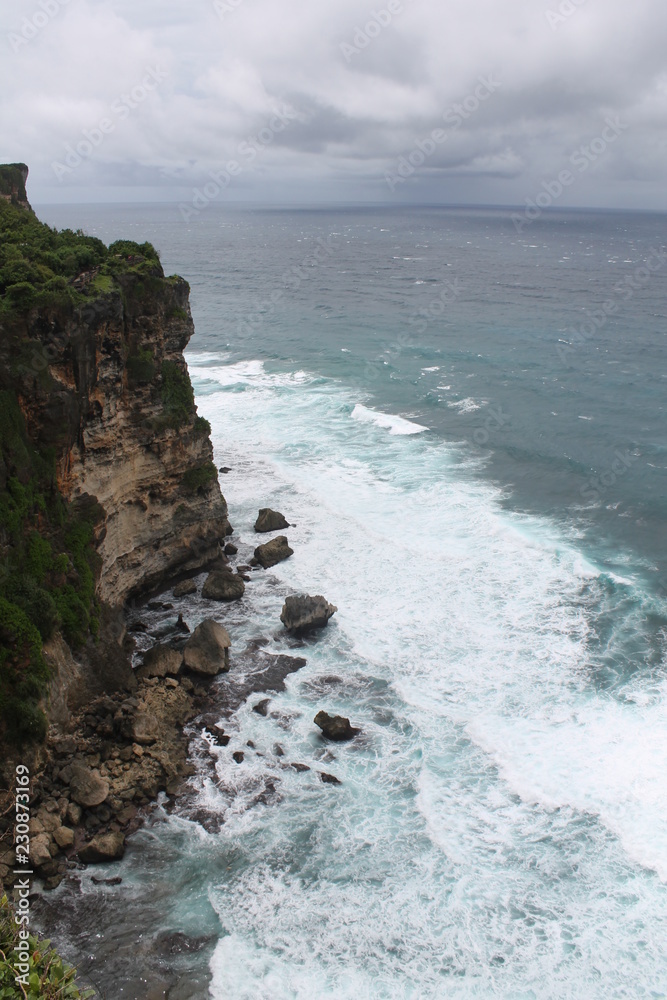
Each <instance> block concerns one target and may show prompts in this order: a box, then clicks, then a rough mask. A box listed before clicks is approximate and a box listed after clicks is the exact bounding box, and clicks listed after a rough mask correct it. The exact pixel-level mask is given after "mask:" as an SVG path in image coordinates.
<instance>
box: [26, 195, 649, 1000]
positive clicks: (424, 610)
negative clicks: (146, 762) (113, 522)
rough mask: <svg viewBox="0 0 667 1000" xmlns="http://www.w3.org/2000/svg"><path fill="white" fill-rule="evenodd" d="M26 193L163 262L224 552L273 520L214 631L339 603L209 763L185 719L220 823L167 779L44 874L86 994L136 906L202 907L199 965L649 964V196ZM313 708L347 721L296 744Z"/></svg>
mask: <svg viewBox="0 0 667 1000" xmlns="http://www.w3.org/2000/svg"><path fill="white" fill-rule="evenodd" d="M38 214H39V215H40V217H41V218H42V219H44V220H45V221H46V222H49V223H50V224H53V225H57V226H59V227H64V226H69V227H71V228H78V227H81V228H83V229H84V230H86V231H87V232H90V233H92V234H94V235H97V236H100V237H101V238H103V239H104V240H105V241H110V240H112V239H118V238H130V239H136V240H137V241H139V242H142V241H143V240H145V239H149V240H151V241H152V242H153V243H154V244H155V245H156V246H157V248H158V250H159V251H160V254H161V259H162V263H163V266H164V268H165V271H166V272H167V273H171V272H178V273H179V274H181V275H183V276H184V277H185V278H187V280H188V281H189V282H190V284H191V288H192V293H191V304H192V312H193V317H194V320H195V327H196V334H195V336H194V337H193V339H192V341H191V343H190V345H189V347H188V350H187V354H186V357H187V360H188V365H189V368H190V373H191V377H192V380H193V384H194V387H195V393H196V399H197V404H198V407H199V412H200V414H202V415H203V416H205V417H207V418H208V420H209V421H210V423H211V426H212V439H213V444H214V448H215V458H216V463H217V464H218V465H220V466H223V465H224V466H228V467H230V469H231V471H230V472H229V473H228V474H225V475H222V474H221V476H220V480H221V485H222V488H223V492H224V494H225V496H226V498H227V501H228V503H229V507H230V519H231V521H232V524H233V525H234V527H235V529H236V530H235V536H234V537H235V540H238V544H239V546H240V556H244V554H245V556H247V555H248V554H251V551H252V547H253V546H254V545H255V544H256V543H257V538H256V536H255V534H254V532H253V529H252V525H253V523H254V519H255V517H256V514H257V510H258V508H260V507H266V506H268V507H273V508H275V509H278V510H280V511H282V512H283V513H284V514H285V516H286V517H287V519H288V521H290V522H291V523H292V524H293V525H294V526H293V527H292V528H290V530H289V532H287V534H288V536H289V539H290V544H291V545H292V547H293V548H294V550H295V554H294V556H293V557H292V558H291V559H289V560H288V561H287V562H284V563H281V564H280V565H278V566H276V567H275V568H274V569H272V570H270V571H268V572H267V573H266V574H262V575H261V576H258V575H257V574H253V579H252V581H251V582H250V583H249V584H248V586H247V589H246V594H245V597H244V599H243V602H241V604H239V605H234V607H233V608H232V609H226V608H223V609H222V610H220V614H219V615H218V610H219V609H218V608H217V607H216V609H215V610H216V617H219V620H221V621H222V622H223V624H226V625H227V627H228V628H229V631H230V633H231V634H232V640H233V643H234V645H235V646H238V648H241V647H242V646H243V645H244V643H245V642H247V641H249V640H252V639H253V638H257V637H262V638H263V639H265V640H267V641H268V646H267V648H268V649H269V651H272V652H290V651H291V647H290V646H289V644H286V641H285V638H284V636H283V633H282V632H281V629H280V623H279V614H280V608H281V605H282V600H283V597H284V595H285V594H287V593H293V592H309V593H321V594H323V595H324V596H325V597H326V598H327V599H328V600H329V601H331V602H333V603H334V604H336V605H337V607H338V612H337V614H336V616H335V617H334V618H333V619H332V621H331V623H330V625H329V626H328V627H327V629H326V630H324V631H323V632H322V634H321V635H318V636H317V638H316V639H313V640H308V641H307V642H306V644H305V646H304V647H303V648H301V649H300V650H299V655H303V656H305V657H306V659H307V661H308V662H307V666H306V667H304V668H303V669H302V670H300V671H299V672H298V673H295V674H293V675H291V676H290V677H289V678H288V679H287V681H286V690H285V691H284V692H282V693H280V694H277V695H275V696H273V697H272V700H271V706H270V707H271V712H270V713H269V714H268V715H267V717H262V716H260V715H258V714H257V713H256V712H253V710H252V706H253V704H254V702H255V701H256V700H257V699H256V698H255V699H254V700H253V699H252V698H251V699H249V700H248V701H247V702H246V703H244V704H243V705H242V706H241V707H240V708H239V709H238V711H237V712H236V713H235V715H234V718H233V720H232V728H231V732H232V734H233V735H237V736H238V740H239V741H241V742H239V745H243V746H247V741H248V740H250V741H251V743H252V744H254V747H253V748H251V749H250V750H246V756H245V760H244V762H243V764H242V765H238V764H236V763H235V762H234V761H233V759H232V758H231V752H232V750H233V749H234V748H235V746H234V741H232V743H230V746H229V747H228V748H211V747H209V746H208V744H206V745H205V746H204V743H205V741H204V740H203V739H202V740H200V743H201V751H199V750H197V743H196V740H195V744H194V747H195V759H196V760H197V761H200V758H201V767H200V769H199V771H198V774H197V775H196V776H195V778H194V779H193V784H192V788H193V792H192V794H193V795H194V796H195V797H196V799H197V802H198V803H199V805H200V806H201V808H202V809H203V810H206V811H207V813H208V814H215V815H217V816H219V818H220V820H221V825H219V829H215V828H211V829H208V830H207V829H206V828H205V827H204V826H202V824H200V823H197V822H195V821H193V820H192V819H191V818H188V816H187V815H185V814H179V812H178V810H176V811H175V812H171V813H168V812H166V811H165V812H164V813H161V814H160V816H159V821H157V822H154V823H152V824H151V825H150V826H148V827H146V828H145V829H144V830H143V831H141V832H139V833H138V834H137V835H135V837H134V839H133V841H132V843H131V847H130V850H129V851H128V854H127V855H126V859H125V861H124V862H123V867H124V882H123V886H122V888H121V887H119V889H118V890H113V891H111V890H105V893H104V895H103V898H102V896H101V894H100V891H99V890H94V889H93V888H92V887H90V886H88V887H85V888H77V889H74V888H73V887H72V886H71V885H70V886H68V885H67V883H63V886H61V888H60V889H58V890H56V892H55V893H53V894H51V895H52V896H53V898H54V899H56V898H57V899H59V900H60V901H61V904H62V906H63V908H64V911H65V910H66V909H67V907H68V906H72V907H74V906H75V905H79V906H82V905H83V903H82V900H83V898H84V897H85V900H84V902H85V906H86V907H87V909H86V913H88V914H89V915H91V919H93V922H94V925H95V926H94V934H93V931H92V930H90V932H84V930H80V932H79V933H78V934H77V935H76V936H75V935H70V939H69V945H70V952H71V951H72V949H73V950H74V952H75V954H74V956H73V957H74V958H76V957H77V956H76V952H77V949H78V952H79V953H80V954H81V955H82V956H84V957H85V956H88V957H90V956H92V954H93V951H97V952H98V954H102V955H103V956H104V962H105V963H106V965H105V966H104V967H105V968H106V969H107V971H108V974H109V977H110V979H109V980H108V982H110V984H111V985H110V986H109V988H108V996H109V997H116V996H118V997H123V996H125V997H126V996H129V995H132V994H131V993H130V992H128V990H129V989H130V987H129V986H128V985H127V984H128V983H129V982H130V978H129V973H128V972H127V968H128V965H129V964H130V963H131V960H132V951H131V949H132V945H131V941H132V939H133V936H134V938H135V939H136V936H137V934H139V935H140V936H141V937H142V938H144V939H150V938H151V937H155V936H156V935H158V934H162V933H165V932H166V931H171V932H182V933H185V934H193V935H194V934H199V935H202V934H205V935H208V936H209V938H210V941H211V945H210V947H209V948H208V949H207V950H206V949H205V950H204V951H203V952H202V953H201V955H199V954H193V955H190V956H189V957H188V961H189V962H190V964H191V967H192V968H195V967H196V965H197V962H200V964H202V968H201V969H200V970H199V971H200V972H202V975H203V973H204V970H203V964H204V963H205V965H206V970H205V973H206V975H208V976H210V995H211V996H212V997H213V998H216V1000H222V998H225V1000H292V998H295V1000H301V998H303V1000H305V998H309V1000H310V998H312V997H317V998H327V997H331V998H336V1000H347V998H350V1000H351V998H353V997H354V998H355V1000H359V998H368V1000H376V998H377V1000H380V998H383V1000H384V998H396V1000H404V998H405V1000H407V998H410V1000H427V998H428V1000H431V998H441V997H442V998H445V997H447V998H456V1000H458V998H460V1000H468V998H487V997H489V998H490V997H499V998H500V997H501V998H507V1000H552V998H553V1000H566V998H572V1000H581V998H586V1000H598V998H599V1000H610V998H644V997H646V998H649V997H650V998H657V997H665V996H667V781H666V780H665V774H666V773H667V675H666V671H665V650H666V647H667V516H666V515H667V435H666V433H665V403H666V400H667V365H666V364H665V335H666V328H665V322H666V316H667V290H666V289H667V283H666V280H665V279H666V277H667V236H666V230H665V217H664V216H660V215H652V214H648V213H645V214H638V213H634V214H633V213H621V212H618V213H604V212H583V211H576V212H575V211H553V212H549V213H544V214H543V215H542V217H541V218H539V219H537V220H536V221H534V222H532V223H525V222H524V224H523V225H519V224H518V223H517V219H516V217H513V213H512V212H511V210H501V209H482V208H474V209H464V208H457V209H446V208H437V207H427V206H425V207H410V208H396V207H382V206H377V207H373V208H368V207H365V208H346V209H343V208H340V209H319V210H318V209H298V210H297V209H285V210H279V209H271V210H269V209H261V208H257V209H250V208H238V207H237V208H233V207H227V206H223V205H218V204H209V205H208V206H207V207H206V208H205V209H203V210H202V211H201V213H200V215H199V216H198V217H196V218H194V219H190V221H189V222H187V223H186V222H184V221H182V219H181V217H180V215H179V212H178V208H177V207H176V206H167V205H145V206H144V205H141V206H91V205H89V206H44V207H41V208H38ZM188 601H189V602H190V603H188ZM204 604H205V602H201V601H198V600H190V599H183V602H182V603H181V604H179V609H181V608H182V609H183V610H184V614H185V617H186V620H188V621H189V623H190V625H191V627H193V625H196V624H197V622H198V621H199V620H201V618H202V617H204V616H205V615H207V614H208V615H210V607H209V608H208V609H207V608H206V607H205V606H204ZM158 617H159V616H158ZM233 669H234V668H233V666H232V670H233ZM320 708H324V709H326V710H327V711H329V712H331V713H332V714H342V715H345V716H348V717H349V718H350V719H351V721H352V723H353V725H355V726H358V727H360V728H361V730H362V733H361V736H360V737H358V738H357V740H355V742H354V743H352V744H343V745H340V746H336V747H334V748H333V750H332V749H331V748H326V747H325V746H324V745H323V744H322V743H321V741H320V739H319V738H318V735H317V733H318V731H317V729H316V727H315V726H314V725H313V717H314V715H315V713H316V712H317V711H318V710H319V709H320ZM225 728H226V729H227V731H230V729H229V727H228V726H227V725H226V726H225ZM276 746H278V747H279V749H280V750H281V752H282V753H283V754H284V757H281V756H279V755H278V754H277V752H276ZM204 758H206V759H207V761H208V764H207V765H206V766H205V765H204V763H203V762H204ZM211 758H213V764H214V768H213V770H211V767H210V761H211ZM285 761H296V762H301V763H304V764H306V765H308V766H309V767H311V771H309V772H302V771H296V770H294V769H291V768H286V767H284V763H285ZM324 765H325V766H326V770H327V772H329V773H331V774H333V775H334V776H335V777H337V778H338V779H339V780H340V782H341V784H340V785H335V786H334V785H329V784H323V783H322V782H321V781H320V780H319V778H318V776H317V768H318V767H320V766H324ZM268 783H270V787H271V788H272V789H274V791H275V794H272V795H270V796H268V797H267V796H266V795H264V796H262V795H258V790H261V789H264V788H266V787H267V784H268ZM114 873H115V869H112V868H111V867H110V868H109V874H114ZM82 884H83V883H82ZM77 893H79V894H80V895H79V897H77ZM77 898H78V903H77ZM91 926H92V925H91ZM58 933H60V936H61V938H62V939H63V940H66V939H67V932H66V929H65V927H64V926H63V927H61V928H60V929H59V931H58ZM54 936H56V935H54ZM123 949H125V951H123ZM121 954H124V955H125V956H126V958H125V959H124V960H123V961H124V963H125V964H123V962H121V960H120V959H119V955H121ZM114 963H115V964H114ZM123 977H126V978H125V979H124V978H123ZM186 978H187V977H186ZM204 978H205V975H204ZM190 979H191V980H192V976H191V977H190ZM202 981H203V979H202ZM124 984H125V985H124ZM150 988H154V987H150ZM191 988H192V989H195V992H190V993H188V992H187V986H186V984H185V980H183V982H181V983H180V984H179V985H178V986H177V987H176V988H174V989H173V990H172V992H169V994H168V995H169V996H170V997H171V998H172V1000H178V998H179V997H183V998H185V997H186V996H206V995H208V994H207V989H209V987H203V986H201V985H200V986H197V987H196V988H195V987H191ZM114 989H115V990H116V992H114ZM197 990H200V992H197ZM179 991H180V992H179ZM137 995H139V994H137ZM149 995H150V996H153V995H154V996H158V995H160V996H162V995H165V994H164V993H160V992H159V991H158V992H154V993H150V989H149V987H148V986H147V992H146V993H145V994H142V996H143V997H148V996H149Z"/></svg>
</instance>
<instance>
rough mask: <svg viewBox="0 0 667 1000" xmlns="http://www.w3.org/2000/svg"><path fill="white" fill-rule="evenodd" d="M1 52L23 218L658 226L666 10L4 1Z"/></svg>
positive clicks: (5, 145) (8, 142) (542, 3)
mask: <svg viewBox="0 0 667 1000" xmlns="http://www.w3.org/2000/svg"><path fill="white" fill-rule="evenodd" d="M0 36H2V38H1V39H0V45H4V52H3V54H2V58H1V59H0V95H1V97H0V102H1V107H2V129H1V130H0V162H16V161H23V162H26V163H27V164H28V165H29V167H30V180H29V196H30V198H31V200H32V201H33V203H36V204H40V203H41V204H48V203H58V202H66V203H81V202H118V201H122V202H131V201H149V200H150V201H174V202H178V203H179V204H181V205H182V206H183V208H182V211H183V212H185V213H187V210H188V206H193V207H196V205H197V204H198V201H197V199H199V203H200V204H201V201H202V199H209V200H212V199H215V200H216V201H222V200H227V201H228V202H230V203H231V202H248V201H250V202H254V203H268V204H286V205H287V204H303V203H308V204H323V203H330V202H337V203H345V204H352V203H358V202H389V203H392V202H394V203H397V204H401V203H411V202H419V203H431V204H432V203H438V204H485V205H489V204H499V205H519V206H523V207H524V209H525V210H527V211H529V212H530V211H531V205H536V206H539V207H540V208H548V207H552V206H556V207H558V206H562V207H567V206H576V207H586V206H589V207H600V208H637V209H656V210H660V211H667V184H665V179H666V178H667V4H666V3H665V0H632V3H630V2H629V0H439V2H436V0H377V2H373V0H12V2H8V0H5V3H3V4H2V5H1V9H0ZM216 188H217V193H216Z"/></svg>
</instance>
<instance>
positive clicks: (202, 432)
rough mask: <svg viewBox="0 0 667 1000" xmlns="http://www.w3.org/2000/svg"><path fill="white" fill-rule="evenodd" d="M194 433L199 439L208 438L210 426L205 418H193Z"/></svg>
mask: <svg viewBox="0 0 667 1000" xmlns="http://www.w3.org/2000/svg"><path fill="white" fill-rule="evenodd" d="M194 432H195V434H197V435H199V436H200V437H208V436H209V434H210V433H211V425H210V423H209V422H208V420H207V419H206V417H195V426H194Z"/></svg>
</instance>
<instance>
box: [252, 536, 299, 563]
mask: <svg viewBox="0 0 667 1000" xmlns="http://www.w3.org/2000/svg"><path fill="white" fill-rule="evenodd" d="M292 555H294V549H291V548H290V547H289V545H288V543H287V538H286V536H285V535H278V536H277V537H276V538H272V539H271V541H270V542H266V543H265V544H264V545H258V546H257V548H256V549H255V559H256V560H257V562H258V563H259V565H260V566H263V567H264V569H270V568H271V566H275V565H276V563H279V562H283V561H284V560H285V559H289V557H290V556H292Z"/></svg>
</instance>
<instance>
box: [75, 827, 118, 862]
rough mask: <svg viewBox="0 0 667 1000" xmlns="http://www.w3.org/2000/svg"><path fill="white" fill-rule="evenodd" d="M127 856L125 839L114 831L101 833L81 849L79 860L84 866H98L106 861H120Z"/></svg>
mask: <svg viewBox="0 0 667 1000" xmlns="http://www.w3.org/2000/svg"><path fill="white" fill-rule="evenodd" d="M124 854H125V837H124V836H123V834H122V833H117V832H114V831H112V832H111V833H101V834H98V836H96V837H93V839H92V840H91V841H90V842H89V843H88V844H86V845H85V846H84V847H82V848H81V850H80V851H79V858H80V859H81V861H83V863H84V865H98V864H103V863H104V862H105V861H118V860H119V859H120V858H122V857H123V855H124Z"/></svg>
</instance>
